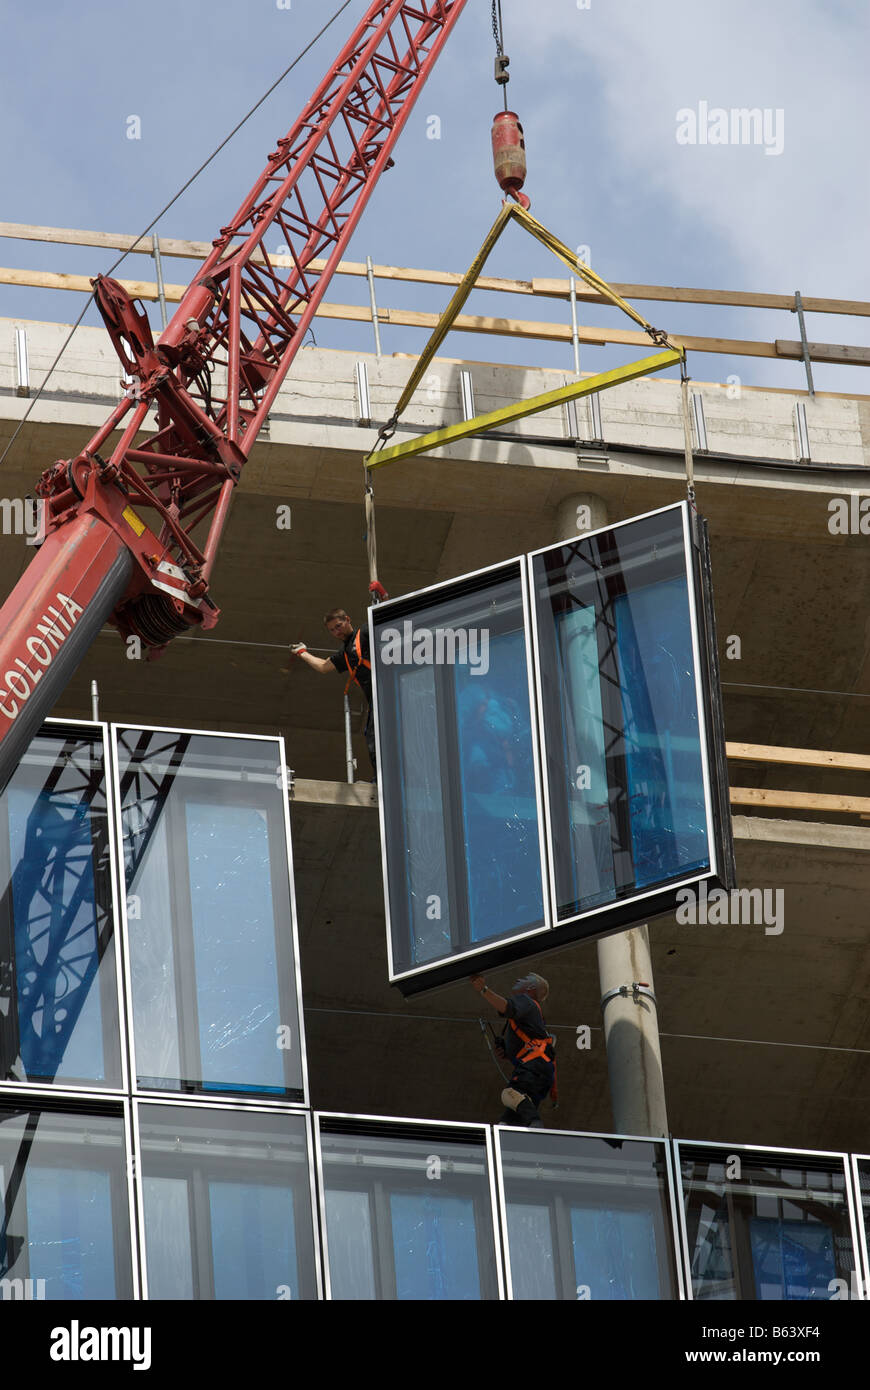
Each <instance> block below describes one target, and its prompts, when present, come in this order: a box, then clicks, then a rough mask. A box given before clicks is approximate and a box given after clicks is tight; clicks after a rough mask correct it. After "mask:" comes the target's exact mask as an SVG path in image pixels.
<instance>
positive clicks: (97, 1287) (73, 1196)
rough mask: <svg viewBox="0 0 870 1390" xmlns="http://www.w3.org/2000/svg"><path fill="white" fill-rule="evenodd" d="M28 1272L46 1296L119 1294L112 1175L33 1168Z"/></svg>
mask: <svg viewBox="0 0 870 1390" xmlns="http://www.w3.org/2000/svg"><path fill="white" fill-rule="evenodd" d="M27 1229H28V1236H29V1244H30V1271H31V1275H32V1277H33V1278H34V1279H44V1280H45V1296H46V1298H57V1299H64V1298H70V1299H76V1298H115V1297H117V1290H116V1287H115V1256H114V1250H113V1245H112V1197H111V1189H110V1184H109V1175H108V1173H105V1172H100V1171H95V1170H94V1169H89V1168H82V1169H78V1170H73V1171H72V1172H70V1171H68V1170H66V1169H62V1168H48V1167H29V1168H28V1170H27Z"/></svg>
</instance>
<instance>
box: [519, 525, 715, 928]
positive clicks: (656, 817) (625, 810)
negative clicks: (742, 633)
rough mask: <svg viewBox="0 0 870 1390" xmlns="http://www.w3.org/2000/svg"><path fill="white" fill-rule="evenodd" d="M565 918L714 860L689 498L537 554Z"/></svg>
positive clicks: (551, 789) (701, 869) (560, 905)
mask: <svg viewBox="0 0 870 1390" xmlns="http://www.w3.org/2000/svg"><path fill="white" fill-rule="evenodd" d="M531 564H532V587H533V593H534V612H535V621H536V626H537V639H538V656H539V665H540V683H541V700H542V727H543V729H544V731H545V740H546V771H547V783H548V799H549V809H550V819H551V826H552V840H553V877H554V891H555V900H556V905H557V918H558V920H559V921H567V920H570V919H571V918H572V917H576V916H577V915H578V914H580V913H583V912H588V911H590V910H592V909H594V908H596V907H601V906H605V905H607V904H610V903H615V902H617V901H619V900H621V899H626V898H629V897H631V896H632V895H633V894H636V893H639V892H641V891H644V890H647V889H650V888H653V887H661V886H663V885H666V884H668V883H669V882H671V881H675V880H676V881H678V880H680V879H682V878H687V877H691V876H695V875H698V874H703V873H706V872H709V871H710V866H711V847H710V844H709V842H708V833H707V796H706V790H705V778H704V764H703V758H702V725H701V719H700V715H699V709H698V701H697V695H696V685H695V680H696V670H695V660H694V656H693V648H692V623H691V613H690V603H689V578H688V574H687V568H686V550H685V540H684V528H683V510H682V508H674V509H669V510H667V511H665V512H663V513H658V514H654V515H652V516H648V517H642V518H639V519H638V520H636V521H632V522H628V523H626V524H624V525H620V526H614V527H612V528H610V529H609V530H607V531H604V532H601V533H599V534H597V535H592V536H589V537H587V538H586V539H583V538H578V539H577V540H576V541H571V542H570V543H568V544H565V545H561V546H557V547H554V548H552V549H550V550H547V551H544V552H543V553H541V554H539V555H535V556H533V557H532V560H531Z"/></svg>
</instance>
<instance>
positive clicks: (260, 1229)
mask: <svg viewBox="0 0 870 1390" xmlns="http://www.w3.org/2000/svg"><path fill="white" fill-rule="evenodd" d="M139 1132H140V1139H141V1154H142V1160H141V1170H142V1186H143V1194H144V1208H145V1240H146V1256H147V1270H148V1296H149V1298H166V1299H185V1298H193V1299H245V1300H253V1299H261V1300H264V1299H265V1300H269V1299H272V1300H274V1299H278V1300H287V1299H289V1300H298V1299H312V1298H316V1297H317V1275H316V1265H315V1253H314V1229H313V1218H312V1211H311V1187H310V1169H309V1155H308V1131H307V1125H306V1121H305V1118H304V1117H303V1116H301V1115H291V1114H259V1113H252V1112H250V1111H249V1112H244V1111H235V1110H228V1109H225V1108H222V1109H221V1110H220V1111H217V1110H214V1109H208V1108H205V1107H196V1106H184V1105H147V1104H141V1105H140V1106H139Z"/></svg>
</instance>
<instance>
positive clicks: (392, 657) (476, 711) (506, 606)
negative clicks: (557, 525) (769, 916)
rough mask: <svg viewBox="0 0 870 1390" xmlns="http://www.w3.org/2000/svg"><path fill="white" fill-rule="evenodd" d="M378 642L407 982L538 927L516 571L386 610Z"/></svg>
mask: <svg viewBox="0 0 870 1390" xmlns="http://www.w3.org/2000/svg"><path fill="white" fill-rule="evenodd" d="M372 636H373V646H372V653H373V670H374V673H375V683H376V691H377V707H378V731H379V738H380V744H381V774H380V795H381V801H382V806H383V816H384V852H385V856H386V872H387V884H388V895H389V903H390V929H391V935H392V957H393V965H394V972H395V973H396V974H402V973H405V972H408V971H410V970H411V969H413V968H414V967H417V966H420V965H423V964H427V965H428V964H434V963H435V962H437V961H444V960H446V959H448V958H449V957H450V956H453V955H458V954H461V953H464V952H467V951H469V950H470V949H471V948H473V947H475V946H477V945H482V944H484V943H491V942H497V941H500V940H503V939H504V938H506V937H511V936H517V935H520V934H522V933H523V932H525V931H529V930H534V929H535V928H537V927H540V926H542V925H543V922H544V901H543V885H542V875H541V848H540V831H539V824H540V822H539V797H538V783H537V769H536V759H535V742H534V737H533V730H532V707H531V700H530V694H529V660H528V649H527V640H526V632H525V615H524V607H523V586H522V570H521V567H520V565H519V564H517V563H515V562H514V563H512V564H510V565H504V566H500V567H499V568H498V569H497V570H494V571H491V572H489V573H487V574H484V575H482V576H481V577H480V578H479V579H478V580H463V581H461V582H459V583H457V585H456V586H444V588H439V589H438V590H437V591H436V592H433V593H432V594H421V595H420V596H419V597H417V598H410V599H407V600H405V599H403V600H399V601H398V603H397V604H387V605H380V606H379V607H378V608H376V609H374V610H373V611H372ZM421 978H422V977H421Z"/></svg>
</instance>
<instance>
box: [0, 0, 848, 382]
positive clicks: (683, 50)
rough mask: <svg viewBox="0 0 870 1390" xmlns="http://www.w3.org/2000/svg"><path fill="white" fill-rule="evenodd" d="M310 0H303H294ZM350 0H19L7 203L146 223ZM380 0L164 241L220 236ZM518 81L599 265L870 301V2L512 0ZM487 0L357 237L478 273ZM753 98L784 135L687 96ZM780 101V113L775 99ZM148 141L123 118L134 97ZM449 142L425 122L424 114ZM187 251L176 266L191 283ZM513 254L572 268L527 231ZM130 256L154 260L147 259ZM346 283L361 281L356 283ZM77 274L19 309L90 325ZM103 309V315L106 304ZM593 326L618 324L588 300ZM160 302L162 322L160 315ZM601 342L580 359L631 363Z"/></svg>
mask: <svg viewBox="0 0 870 1390" xmlns="http://www.w3.org/2000/svg"><path fill="white" fill-rule="evenodd" d="M282 3H285V4H286V0H282ZM334 8H337V0H335V3H333V0H290V7H289V8H279V7H278V0H250V2H249V3H246V4H243V5H240V4H230V3H228V0H174V3H170V2H169V0H151V3H150V4H149V5H148V6H147V7H143V6H141V5H138V4H133V3H132V2H131V0H115V3H108V0H79V3H78V4H77V5H75V6H68V5H64V4H60V3H56V0H49V3H43V4H42V5H40V6H38V7H37V6H30V7H27V8H25V7H22V6H16V7H14V9H13V10H12V11H11V12H7V14H6V15H5V16H4V38H5V43H4V46H3V51H2V54H0V112H2V119H3V129H4V132H5V136H6V138H5V139H4V142H3V153H2V157H0V159H2V181H0V188H2V209H3V211H2V213H0V217H2V219H3V220H6V221H13V222H24V223H44V224H48V225H53V226H60V227H64V226H66V227H80V228H93V229H99V230H104V231H119V232H139V231H140V230H141V229H142V228H143V227H144V226H145V225H146V224H147V223H148V222H149V221H150V220H151V218H152V217H153V216H154V214H155V213H156V212H157V211H158V209H159V208H160V207H161V206H162V205H163V204H164V203H166V202H167V201H168V200H169V198H170V197H172V195H173V194H174V193H175V191H176V190H177V189H178V188H179V187H180V186H181V185H182V184H183V183H184V181H185V180H186V179H187V178H188V177H189V175H190V174H191V172H192V171H193V170H194V169H195V168H196V167H197V166H198V165H199V164H200V163H201V162H202V160H203V159H204V158H205V157H206V156H207V155H208V154H209V153H210V152H211V151H212V149H213V148H214V147H215V145H216V144H217V143H218V142H219V140H221V139H222V138H223V136H224V135H225V134H226V133H227V131H228V130H229V129H230V128H231V127H232V126H233V125H234V124H235V122H236V121H237V120H238V119H239V117H240V116H241V115H242V114H244V112H245V111H246V110H247V109H248V107H249V106H251V105H252V104H253V102H254V101H255V100H256V99H257V98H258V97H259V96H260V95H261V93H262V92H263V91H264V90H265V89H266V88H267V87H268V86H269V84H270V83H271V82H272V81H273V80H274V78H275V77H276V76H277V74H278V73H279V72H280V71H281V70H282V69H283V68H284V67H285V66H286V65H287V63H288V62H289V61H290V59H291V58H293V57H294V56H295V55H296V53H297V52H298V51H299V50H300V48H302V46H303V45H304V44H305V43H306V42H307V41H308V40H309V39H310V38H311V36H312V35H313V34H314V32H315V31H316V30H317V29H318V28H319V27H320V25H321V24H322V23H323V22H324V19H325V18H326V17H328V15H329V14H330V13H331V12H332V10H333V9H334ZM365 8H366V0H354V3H353V4H352V5H351V6H350V7H349V9H348V10H347V11H345V13H344V15H343V16H342V17H341V18H340V19H339V20H338V21H337V23H336V24H335V25H334V26H333V28H332V29H331V30H330V31H329V32H328V33H327V35H326V36H325V37H324V38H323V39H321V40H320V42H319V43H318V45H317V46H316V48H315V50H314V51H313V53H312V54H310V55H309V56H308V57H307V58H306V59H305V60H304V61H303V62H302V63H301V64H300V65H299V67H298V68H297V69H296V70H295V71H294V73H293V74H291V76H290V77H289V78H288V79H287V80H286V81H285V82H284V83H283V84H282V86H281V87H280V88H279V89H278V91H277V92H276V93H275V94H274V95H273V96H272V97H271V98H270V99H269V100H268V101H267V103H266V104H265V105H264V107H263V108H262V109H261V110H260V111H259V112H258V113H257V115H256V116H255V117H254V118H253V119H252V120H251V121H250V122H249V123H248V124H247V125H246V126H245V127H244V129H243V130H242V131H241V132H240V133H239V134H238V135H237V136H236V137H235V139H234V140H233V142H232V144H231V145H230V147H229V148H228V149H227V150H225V151H224V152H223V153H222V154H221V155H220V156H219V157H218V159H217V160H216V161H215V163H214V164H213V165H212V166H211V167H210V168H209V169H208V170H207V171H206V172H205V174H204V175H202V176H201V178H200V179H199V180H197V182H196V184H195V185H194V187H193V188H192V189H191V190H189V191H188V192H187V193H186V194H185V195H184V196H183V198H182V199H181V200H180V202H179V203H177V204H176V205H175V207H174V208H173V209H172V210H171V211H170V212H169V213H168V214H166V216H165V217H164V218H163V219H162V220H161V222H160V224H159V228H158V230H159V231H160V232H161V233H162V234H164V235H167V236H187V237H193V238H197V239H201V240H210V239H211V237H212V236H213V235H214V234H215V233H216V231H217V229H218V228H219V227H220V226H221V225H222V223H224V222H225V221H226V220H227V219H228V218H229V217H230V216H231V215H232V214H233V212H234V211H235V209H236V207H237V206H238V204H239V203H240V202H241V199H242V197H243V195H244V194H245V192H246V191H247V189H248V188H249V186H250V185H251V184H252V183H253V181H254V179H255V177H256V175H257V174H258V173H259V171H260V169H261V167H262V165H263V163H264V159H265V155H266V154H267V153H268V151H269V150H271V149H272V148H273V147H274V141H275V138H276V137H277V136H279V135H282V134H283V133H284V132H285V131H286V130H287V129H288V128H289V127H290V126H291V125H292V122H293V118H294V116H295V114H296V112H297V111H298V110H299V108H300V106H301V105H302V103H303V101H304V100H305V99H306V98H307V96H308V95H309V94H310V92H311V90H312V89H313V87H314V86H315V85H316V83H317V81H318V80H319V78H320V76H321V75H322V73H323V71H324V70H325V68H326V66H327V64H328V63H329V62H330V61H331V59H332V58H333V57H334V56H335V55H336V54H337V53H338V51H339V49H340V47H341V46H342V44H343V42H344V40H345V38H346V36H347V34H348V33H349V32H350V30H351V28H352V24H353V23H354V22H355V20H356V19H357V18H358V16H359V15H361V14H362V13H363V12H364V10H365ZM502 8H503V14H504V22H505V46H506V49H507V51H508V53H509V54H510V56H511V76H512V80H511V84H510V87H509V95H510V102H511V105H512V107H513V108H514V109H515V110H517V111H518V113H519V114H520V116H521V119H522V120H523V123H524V126H525V130H526V141H527V148H528V157H529V177H528V182H527V191H528V192H529V194H530V195H531V198H532V210H533V211H534V212H535V214H536V215H537V216H538V217H539V218H540V219H541V220H542V221H543V222H545V223H546V224H547V225H548V226H550V227H551V228H552V230H553V231H554V232H556V233H557V234H558V235H559V236H561V237H562V238H563V239H564V240H565V241H567V242H568V243H569V244H572V245H579V244H586V245H588V246H589V247H590V248H591V259H592V264H593V266H594V268H595V269H596V270H597V271H598V272H599V274H602V275H604V276H605V278H610V279H614V280H618V281H635V282H652V283H659V284H671V285H691V286H701V287H717V288H730V289H746V290H750V289H751V290H764V291H770V292H776V293H792V292H793V291H794V290H795V289H796V288H798V289H800V290H801V291H802V293H803V294H804V295H825V296H831V297H838V298H856V299H862V298H863V299H866V298H868V286H867V274H866V264H867V251H866V242H867V227H868V223H870V216H868V214H870V178H868V172H867V169H868V165H867V160H866V151H865V143H866V133H867V130H868V126H870V122H868V107H870V98H868V95H867V84H866V76H865V70H866V54H867V52H868V51H870V42H868V40H870V9H868V7H867V5H866V4H864V3H863V0H826V3H818V0H813V2H812V3H811V0H731V3H729V4H728V5H713V4H710V3H698V0H657V3H655V4H652V3H650V2H649V0H588V6H587V5H586V4H583V7H582V8H581V7H580V5H578V3H577V0H536V3H535V4H534V5H529V4H527V3H522V0H503V3H502ZM492 61H493V41H492V35H491V29H490V4H489V0H468V4H467V6H466V10H465V12H464V14H463V16H462V18H461V20H460V22H459V25H458V27H457V30H456V32H455V33H454V35H453V36H452V38H451V41H450V43H449V45H448V47H447V48H446V50H445V52H444V54H443V56H442V58H441V61H440V63H439V65H438V66H437V67H436V69H435V71H434V72H433V74H432V77H431V78H430V81H429V83H428V85H427V87H426V88H425V89H424V91H423V93H422V95H421V97H420V99H419V101H418V103H417V106H416V108H415V110H414V113H413V115H412V117H411V120H410V123H409V125H408V127H407V129H406V130H405V132H404V134H403V137H402V140H401V142H400V144H399V147H398V151H397V155H396V167H395V168H394V169H393V170H391V171H390V172H389V173H388V174H386V175H385V176H384V177H383V179H382V180H381V183H380V185H379V187H378V188H377V190H376V191H375V194H374V196H373V198H372V201H371V203H370V205H369V208H368V209H367V212H366V214H365V217H364V219H363V222H362V224H361V226H360V229H359V231H358V233H357V236H356V238H355V241H354V243H353V244H352V246H351V248H350V251H349V258H350V259H363V258H364V257H365V255H366V254H369V255H371V256H372V258H373V260H374V261H376V262H383V263H391V264H398V265H411V266H424V267H439V268H444V269H451V270H464V269H465V268H466V267H467V265H468V263H469V262H470V261H471V259H472V257H473V255H474V254H475V252H476V250H477V248H478V246H479V244H480V242H481V241H482V239H483V236H484V234H485V232H486V230H487V228H488V226H489V224H490V223H491V221H492V219H493V217H494V216H495V213H496V212H497V210H498V207H499V202H500V193H499V190H498V188H497V186H496V184H495V182H494V179H493V175H492V170H491V156H490V149H489V129H490V124H491V119H492V116H493V114H494V112H495V111H496V110H497V109H498V108H499V105H500V93H499V92H498V90H497V89H496V87H495V85H494V83H493V80H492ZM700 103H706V106H707V108H708V109H712V108H724V109H726V110H728V111H730V110H731V109H732V108H740V107H757V108H760V109H762V110H767V111H768V112H769V113H770V119H771V121H772V122H773V121H776V122H777V129H778V132H779V136H780V143H781V146H782V148H781V152H779V153H767V152H766V150H765V147H764V145H763V144H754V145H753V144H736V145H732V144H727V145H722V144H720V145H714V144H710V143H707V144H701V143H696V144H680V143H678V140H677V127H678V125H679V124H680V121H679V118H678V113H679V112H681V111H685V110H692V111H695V112H697V111H698V110H699V104H700ZM776 113H781V114H780V115H777V114H776ZM133 115H136V116H138V117H139V118H140V121H141V139H138V140H130V139H128V138H127V131H128V121H129V117H131V116H133ZM432 115H437V116H438V117H439V119H440V139H437V140H435V139H430V138H427V130H429V131H431V128H432V127H431V123H430V122H429V120H428V118H429V117H430V116H432ZM111 259H112V257H111V255H109V254H107V253H105V252H101V251H90V250H83V249H79V248H68V247H46V246H41V245H34V244H32V243H29V244H28V243H23V242H16V241H11V240H5V239H4V240H3V241H2V243H0V263H2V264H5V265H10V266H25V267H33V268H43V269H54V270H67V271H73V272H77V273H79V274H83V273H87V274H95V273H96V272H98V271H100V270H105V269H106V268H107V266H108V264H109V263H110V261H111ZM191 269H192V266H191V263H190V262H187V263H184V262H169V263H168V264H167V266H166V271H165V273H166V278H167V279H168V280H170V281H172V280H180V279H182V278H184V276H186V275H187V274H189V273H190V271H191ZM491 269H492V271H493V273H497V274H505V275H512V276H516V277H520V278H528V277H530V276H532V275H550V274H555V275H560V274H562V273H563V272H562V270H561V268H559V267H558V266H557V264H556V263H555V262H553V261H551V260H550V258H549V257H548V256H547V253H546V252H545V251H543V249H541V248H540V247H538V246H537V245H536V244H535V243H533V242H531V241H530V240H528V239H526V238H525V237H524V236H523V235H522V234H521V233H520V232H519V231H517V230H515V229H514V230H512V231H511V233H510V234H509V237H508V239H507V240H506V242H505V243H504V244H503V245H502V246H500V247H499V248H498V250H497V252H496V254H495V256H494V257H493V261H492V263H491ZM117 274H118V275H119V276H120V277H124V276H128V277H133V276H137V277H142V278H152V271H151V266H150V263H149V262H148V261H147V260H146V259H145V258H143V257H134V258H130V259H128V260H127V261H126V262H125V263H124V265H123V267H122V268H121V269H120V270H119V271H118V272H117ZM327 297H328V298H330V299H332V300H339V301H344V302H351V301H360V300H362V298H363V297H364V287H363V286H362V285H361V284H359V283H357V282H355V281H352V280H349V279H348V278H346V277H342V278H341V279H340V280H336V281H335V282H334V283H333V285H332V287H331V288H330V290H329V293H328V296H327ZM379 297H380V298H381V301H382V302H383V303H385V304H394V305H397V306H400V305H401V306H408V307H421V308H428V309H437V308H439V307H441V305H442V304H443V302H444V295H443V292H440V291H437V290H436V291H433V290H431V289H425V290H424V289H419V288H415V287H409V286H404V287H399V288H394V287H388V286H386V285H382V286H381V287H380V288H379ZM81 303H82V300H81V298H80V296H78V295H75V294H69V293H61V292H52V293H49V292H46V291H32V290H27V289H20V288H11V287H6V286H4V287H0V315H4V316H7V317H9V316H23V317H29V318H46V319H52V320H60V321H71V320H72V319H73V318H74V317H75V316H76V314H77V313H78V312H79V309H80V307H81ZM471 307H472V309H476V310H477V311H479V312H489V313H493V312H499V313H507V314H513V315H515V316H517V317H534V318H547V317H553V318H561V317H562V316H563V315H564V314H566V309H565V307H563V306H559V305H558V304H550V305H547V304H546V302H541V301H538V302H537V303H535V304H532V303H531V302H530V301H529V300H527V299H511V300H502V301H501V303H500V304H499V305H498V307H497V306H496V301H495V300H494V299H493V297H492V296H491V295H484V294H482V293H481V294H479V295H478V296H476V298H475V299H474V300H473V301H472V306H471ZM638 307H640V308H641V310H642V311H644V312H647V313H648V314H649V316H650V317H653V319H654V322H656V323H657V324H660V326H662V327H665V328H668V329H670V330H671V331H673V332H675V333H680V332H685V333H697V334H704V335H709V336H715V335H721V336H729V337H747V338H762V339H768V340H772V339H773V338H775V337H785V338H796V337H797V323H796V320H795V318H794V316H792V315H786V314H773V313H770V312H762V311H738V310H726V309H715V308H706V307H703V308H698V307H695V306H680V305H677V306H667V307H665V308H663V307H662V306H659V305H655V306H653V305H650V306H646V305H644V304H640V305H639V306H638ZM92 314H93V311H91V316H89V318H88V320H86V321H88V322H95V321H97V320H96V319H94V318H93V317H92ZM582 317H583V320H584V321H586V322H608V323H613V322H614V321H615V320H614V317H613V315H612V313H611V312H610V311H600V310H599V311H590V310H588V309H587V310H585V311H584V312H583V314H582ZM154 321H155V322H156V317H155V320H154ZM315 331H316V334H317V340H318V342H319V343H321V344H322V345H325V346H331V345H334V346H343V347H348V348H354V349H363V350H368V349H369V348H370V347H371V333H370V330H368V329H366V328H365V327H364V326H361V325H355V326H349V325H342V324H339V323H335V322H330V323H320V324H318V325H317V327H316V330H315ZM808 332H809V336H810V337H811V338H814V339H817V340H821V341H828V342H864V343H867V342H870V328H868V321H867V320H864V321H859V320H855V319H848V318H844V317H841V316H815V317H813V316H810V317H809V319H808ZM422 341H423V335H421V334H419V333H415V332H413V331H411V330H399V329H387V330H386V331H385V333H384V349H385V351H388V352H389V351H406V352H407V351H415V350H419V348H420V347H421V346H422ZM447 350H448V352H450V353H451V355H456V356H463V355H465V356H469V357H474V358H478V359H498V360H505V361H519V362H530V363H538V362H540V363H542V364H546V365H551V366H560V365H564V367H565V369H566V371H570V369H571V361H572V359H571V350H570V346H568V345H566V347H565V348H564V349H563V348H561V347H544V346H539V345H537V344H535V343H530V342H526V343H522V344H516V343H515V344H505V343H503V342H502V341H501V340H498V339H491V338H480V337H469V336H465V335H464V336H462V337H456V338H454V339H453V340H451V343H450V345H449V346H448V349H447ZM611 355H612V354H610V351H609V350H607V351H602V350H599V349H589V350H587V352H586V353H585V354H584V358H583V367H584V369H587V370H592V369H596V368H598V367H600V366H604V365H606V364H609V358H610V356H611ZM690 369H691V371H692V375H693V376H694V377H695V378H697V379H701V380H703V379H721V378H722V377H724V376H725V375H726V374H727V372H728V371H735V370H736V371H737V372H738V373H740V374H741V375H742V377H743V379H744V380H746V381H748V382H757V383H765V382H767V383H771V384H778V385H782V386H794V387H796V388H797V387H802V386H803V384H804V379H803V373H802V369H801V368H800V366H799V365H797V364H794V365H792V364H781V363H773V364H767V363H764V362H761V361H758V360H757V359H756V360H749V359H741V360H740V361H739V362H737V363H736V364H735V362H734V361H731V362H730V363H729V362H726V361H725V360H724V359H722V358H716V357H712V356H707V355H701V354H694V356H693V357H692V359H691V360H690ZM815 375H816V381H817V385H818V386H819V387H820V388H822V389H824V388H827V389H829V390H839V391H848V390H855V391H862V392H865V393H868V392H870V374H868V372H867V371H866V370H864V371H862V370H860V369H842V368H832V367H829V368H825V367H821V366H819V367H817V368H816V369H815Z"/></svg>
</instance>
